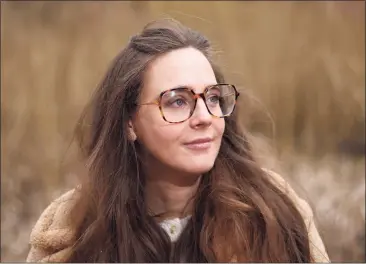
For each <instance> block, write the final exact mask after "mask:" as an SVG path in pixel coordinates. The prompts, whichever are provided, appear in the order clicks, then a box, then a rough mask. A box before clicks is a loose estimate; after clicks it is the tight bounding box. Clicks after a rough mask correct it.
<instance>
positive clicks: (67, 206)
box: [27, 189, 77, 262]
mask: <svg viewBox="0 0 366 264" xmlns="http://www.w3.org/2000/svg"><path fill="white" fill-rule="evenodd" d="M76 192H77V191H76V189H72V190H69V191H67V192H66V193H64V194H62V195H61V196H60V197H58V198H57V199H55V200H54V201H52V202H51V203H50V204H49V205H48V207H47V208H46V209H45V210H44V211H43V212H42V214H41V215H40V217H39V219H38V220H37V222H36V224H35V226H34V227H33V229H32V231H31V234H30V241H29V243H30V246H31V250H30V252H29V254H28V257H27V262H36V261H47V262H48V261H58V260H61V259H62V255H63V254H65V253H66V252H65V251H67V249H68V248H70V247H71V246H72V244H73V242H74V239H75V237H74V235H75V232H74V231H73V230H72V229H71V228H70V225H69V219H70V218H69V216H68V215H69V212H70V210H71V209H72V207H73V204H74V201H75V200H76V198H77V197H76Z"/></svg>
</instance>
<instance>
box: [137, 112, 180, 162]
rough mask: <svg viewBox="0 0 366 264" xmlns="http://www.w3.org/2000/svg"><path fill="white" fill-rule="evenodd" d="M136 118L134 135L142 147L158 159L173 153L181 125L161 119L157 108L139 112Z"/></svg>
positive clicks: (166, 157) (165, 157)
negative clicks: (138, 116)
mask: <svg viewBox="0 0 366 264" xmlns="http://www.w3.org/2000/svg"><path fill="white" fill-rule="evenodd" d="M142 116H143V118H138V119H137V120H136V123H135V124H136V135H137V138H138V140H139V141H140V142H141V143H142V144H143V145H144V147H145V148H146V149H147V150H148V151H149V152H150V153H151V154H152V155H153V156H155V157H157V158H158V159H168V158H169V157H171V155H174V149H175V148H176V145H177V144H178V142H179V138H180V135H181V131H182V129H181V127H180V125H179V124H169V123H167V122H165V121H164V120H163V118H162V117H161V115H160V112H159V109H157V111H154V110H151V111H150V112H146V111H145V112H144V113H141V115H140V117H142Z"/></svg>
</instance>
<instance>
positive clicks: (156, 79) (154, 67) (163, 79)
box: [141, 48, 216, 99]
mask: <svg viewBox="0 0 366 264" xmlns="http://www.w3.org/2000/svg"><path fill="white" fill-rule="evenodd" d="M211 84H216V78H215V74H214V71H213V69H212V67H211V64H210V62H209V61H208V60H207V58H206V57H205V56H204V55H203V54H202V53H201V52H200V51H198V50H197V49H194V48H183V49H178V50H173V51H171V52H168V53H166V54H164V55H161V56H159V57H158V58H156V59H155V60H154V61H153V62H152V63H151V64H150V65H149V67H148V69H147V71H146V74H145V78H144V88H143V89H142V94H141V97H143V98H148V99H152V97H154V96H155V97H156V95H157V94H160V93H161V92H163V91H165V90H168V89H172V88H176V87H178V86H188V87H190V88H192V89H193V90H194V91H195V92H203V90H204V89H205V87H206V86H208V85H211Z"/></svg>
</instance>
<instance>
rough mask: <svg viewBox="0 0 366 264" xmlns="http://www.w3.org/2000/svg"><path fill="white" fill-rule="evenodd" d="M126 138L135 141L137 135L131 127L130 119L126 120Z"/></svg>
mask: <svg viewBox="0 0 366 264" xmlns="http://www.w3.org/2000/svg"><path fill="white" fill-rule="evenodd" d="M128 139H129V140H130V141H135V140H136V139H137V135H136V133H135V130H134V128H133V123H132V120H129V121H128Z"/></svg>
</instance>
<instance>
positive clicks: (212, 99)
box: [207, 95, 220, 104]
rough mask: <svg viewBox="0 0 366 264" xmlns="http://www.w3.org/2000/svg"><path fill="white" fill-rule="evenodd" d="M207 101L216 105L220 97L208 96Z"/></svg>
mask: <svg viewBox="0 0 366 264" xmlns="http://www.w3.org/2000/svg"><path fill="white" fill-rule="evenodd" d="M207 101H208V102H209V103H214V104H216V103H218V102H219V101H220V96H218V95H210V96H209V97H208V98H207Z"/></svg>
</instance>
